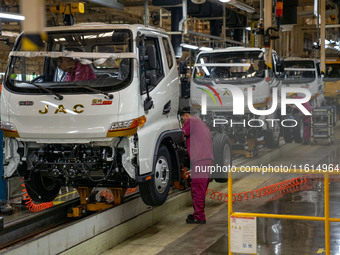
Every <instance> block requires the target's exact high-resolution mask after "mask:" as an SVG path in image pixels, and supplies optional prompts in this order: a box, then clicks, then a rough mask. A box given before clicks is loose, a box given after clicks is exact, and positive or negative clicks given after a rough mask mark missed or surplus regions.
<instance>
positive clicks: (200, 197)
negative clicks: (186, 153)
mask: <svg viewBox="0 0 340 255" xmlns="http://www.w3.org/2000/svg"><path fill="white" fill-rule="evenodd" d="M212 164H213V161H212V160H202V161H198V162H193V163H192V168H191V178H192V179H191V197H192V202H193V206H194V218H195V219H196V220H199V221H202V220H205V213H204V207H205V194H206V191H207V188H208V184H209V175H210V174H209V172H208V166H211V165H212ZM200 170H201V171H200ZM204 171H205V172H204Z"/></svg>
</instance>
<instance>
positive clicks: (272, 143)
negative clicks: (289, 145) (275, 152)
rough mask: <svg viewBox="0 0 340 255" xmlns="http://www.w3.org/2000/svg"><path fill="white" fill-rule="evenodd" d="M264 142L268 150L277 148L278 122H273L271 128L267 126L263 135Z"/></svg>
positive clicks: (278, 138) (278, 137)
mask: <svg viewBox="0 0 340 255" xmlns="http://www.w3.org/2000/svg"><path fill="white" fill-rule="evenodd" d="M264 141H265V143H266V146H267V147H268V148H277V147H279V143H280V125H279V123H278V122H276V121H274V122H273V127H271V126H269V125H268V130H266V132H265V133H264Z"/></svg>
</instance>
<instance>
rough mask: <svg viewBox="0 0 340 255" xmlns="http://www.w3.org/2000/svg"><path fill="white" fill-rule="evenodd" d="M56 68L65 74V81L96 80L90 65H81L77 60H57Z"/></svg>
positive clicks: (65, 58)
mask: <svg viewBox="0 0 340 255" xmlns="http://www.w3.org/2000/svg"><path fill="white" fill-rule="evenodd" d="M57 65H58V67H59V68H60V69H61V70H63V71H64V72H67V75H66V80H65V81H88V80H94V79H96V75H95V74H94V72H93V70H92V68H91V67H90V65H83V64H82V63H80V61H79V60H75V59H73V58H67V57H61V58H58V59H57Z"/></svg>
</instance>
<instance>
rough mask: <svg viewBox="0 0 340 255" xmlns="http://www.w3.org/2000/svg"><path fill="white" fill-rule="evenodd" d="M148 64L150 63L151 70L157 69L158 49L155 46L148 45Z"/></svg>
mask: <svg viewBox="0 0 340 255" xmlns="http://www.w3.org/2000/svg"><path fill="white" fill-rule="evenodd" d="M145 60H146V62H147V63H148V69H149V70H155V69H157V56H156V47H155V45H147V46H146V58H145Z"/></svg>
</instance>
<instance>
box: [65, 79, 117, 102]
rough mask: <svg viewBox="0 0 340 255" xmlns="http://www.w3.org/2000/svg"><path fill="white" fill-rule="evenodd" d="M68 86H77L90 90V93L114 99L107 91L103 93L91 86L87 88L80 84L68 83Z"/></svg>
mask: <svg viewBox="0 0 340 255" xmlns="http://www.w3.org/2000/svg"><path fill="white" fill-rule="evenodd" d="M68 85H74V86H77V87H81V88H85V89H88V90H90V91H93V92H96V93H98V94H103V95H104V96H105V98H107V99H113V95H112V94H109V93H107V92H105V91H102V90H99V89H95V88H92V87H90V86H86V85H81V84H78V83H75V82H73V83H68Z"/></svg>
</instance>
